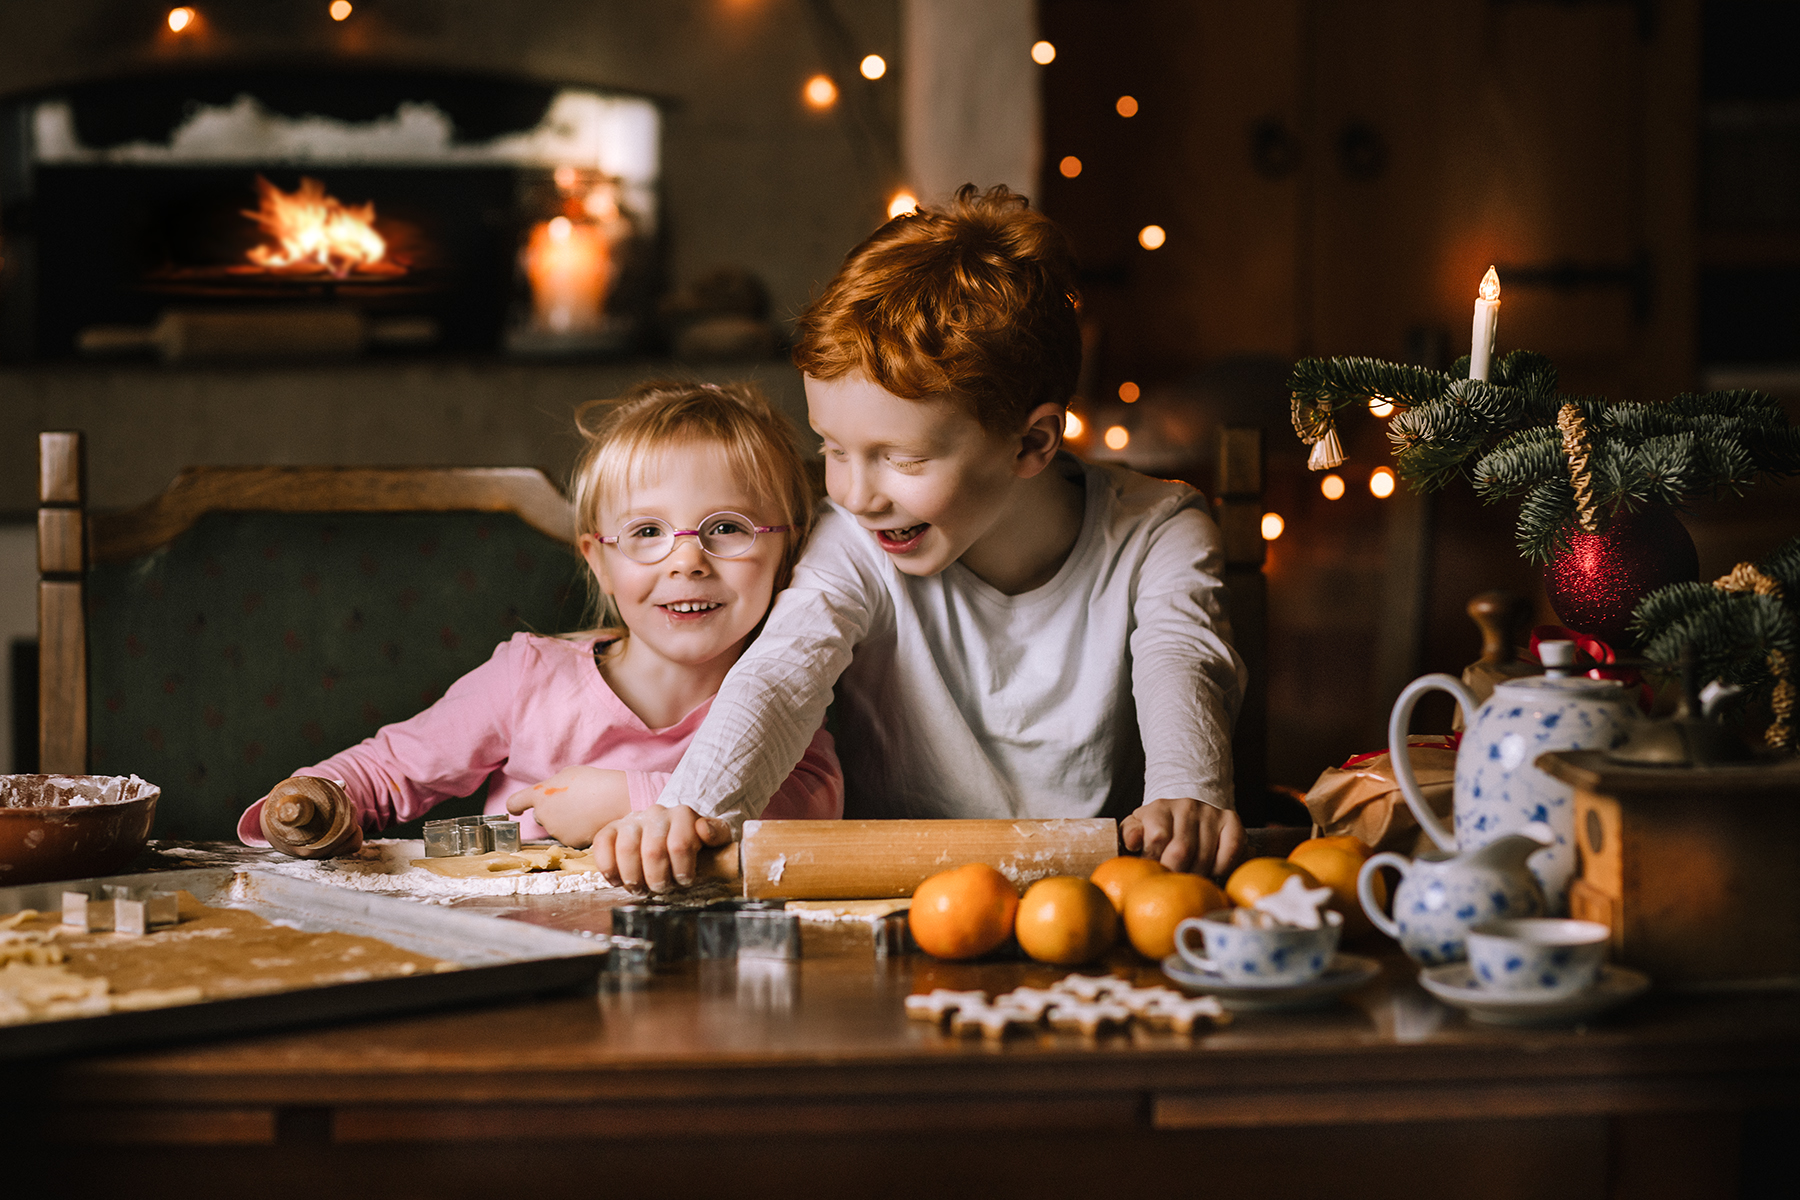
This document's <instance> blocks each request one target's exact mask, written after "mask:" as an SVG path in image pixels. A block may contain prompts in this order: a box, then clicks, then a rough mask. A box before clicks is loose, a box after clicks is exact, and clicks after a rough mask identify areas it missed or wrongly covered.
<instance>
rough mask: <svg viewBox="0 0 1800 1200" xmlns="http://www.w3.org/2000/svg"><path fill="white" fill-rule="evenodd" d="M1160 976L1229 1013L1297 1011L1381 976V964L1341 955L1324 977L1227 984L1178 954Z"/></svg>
mask: <svg viewBox="0 0 1800 1200" xmlns="http://www.w3.org/2000/svg"><path fill="white" fill-rule="evenodd" d="M1162 969H1163V974H1164V975H1167V976H1168V977H1169V978H1170V979H1172V980H1174V981H1175V982H1176V983H1177V984H1179V985H1180V986H1181V987H1182V988H1183V989H1185V990H1186V991H1190V992H1204V993H1206V994H1209V995H1212V996H1217V997H1218V999H1219V1003H1220V1004H1223V1005H1224V1006H1225V1007H1226V1008H1228V1009H1230V1010H1231V1011H1232V1012H1298V1011H1300V1010H1302V1009H1307V1008H1323V1007H1324V1006H1325V1005H1327V1004H1330V1003H1331V1002H1332V1001H1333V1000H1336V999H1337V998H1338V997H1339V996H1341V995H1343V994H1344V993H1345V992H1347V991H1350V990H1351V989H1352V988H1358V987H1361V986H1362V985H1363V984H1365V983H1367V982H1369V980H1371V979H1373V978H1375V977H1376V976H1377V975H1379V974H1381V964H1380V963H1378V962H1376V961H1375V960H1374V959H1372V958H1364V957H1362V956H1361V955H1359V954H1340V955H1338V956H1337V957H1336V958H1334V959H1332V960H1331V965H1330V966H1328V967H1326V968H1325V972H1324V974H1322V975H1320V976H1318V978H1316V979H1308V980H1307V981H1306V982H1304V983H1227V982H1225V980H1224V979H1222V978H1220V977H1219V975H1218V974H1217V973H1215V972H1212V971H1201V970H1197V969H1196V968H1195V967H1194V965H1193V964H1192V963H1190V962H1188V961H1187V960H1186V959H1184V958H1182V957H1181V955H1179V954H1171V955H1169V957H1167V958H1165V959H1163V963H1162Z"/></svg>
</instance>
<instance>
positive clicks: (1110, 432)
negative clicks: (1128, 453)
mask: <svg viewBox="0 0 1800 1200" xmlns="http://www.w3.org/2000/svg"><path fill="white" fill-rule="evenodd" d="M1101 440H1102V441H1104V442H1105V443H1106V448H1107V449H1108V450H1123V449H1124V448H1125V447H1127V446H1129V445H1131V430H1129V429H1127V428H1125V427H1124V426H1123V425H1109V426H1108V427H1107V429H1106V436H1105V437H1104V438H1103V439H1101Z"/></svg>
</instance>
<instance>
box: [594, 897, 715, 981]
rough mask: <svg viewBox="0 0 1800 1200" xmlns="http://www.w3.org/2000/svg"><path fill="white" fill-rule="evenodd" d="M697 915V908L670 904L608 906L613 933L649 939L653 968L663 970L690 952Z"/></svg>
mask: <svg viewBox="0 0 1800 1200" xmlns="http://www.w3.org/2000/svg"><path fill="white" fill-rule="evenodd" d="M699 915H700V910H699V909H697V908H677V907H676V906H675V905H673V904H658V903H655V902H651V903H648V904H619V905H615V906H614V907H613V910H612V921H613V935H614V937H626V938H643V939H645V940H647V941H649V942H651V943H653V944H654V946H655V950H654V951H653V952H652V953H651V956H650V957H651V961H652V962H653V964H654V965H655V967H656V969H657V970H659V971H661V970H666V969H668V968H669V967H672V966H674V965H675V964H677V963H679V962H681V961H683V960H684V959H689V958H692V957H693V956H694V940H695V929H696V926H697V924H698V922H697V920H696V918H698V916H699Z"/></svg>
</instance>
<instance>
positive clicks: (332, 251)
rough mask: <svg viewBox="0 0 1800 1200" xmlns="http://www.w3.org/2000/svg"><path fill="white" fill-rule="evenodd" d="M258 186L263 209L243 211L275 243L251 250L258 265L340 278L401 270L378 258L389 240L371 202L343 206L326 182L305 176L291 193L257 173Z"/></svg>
mask: <svg viewBox="0 0 1800 1200" xmlns="http://www.w3.org/2000/svg"><path fill="white" fill-rule="evenodd" d="M256 190H257V194H258V195H259V196H260V197H261V198H262V207H261V208H258V209H256V210H255V211H251V210H250V209H245V210H244V215H245V216H246V217H249V218H250V219H251V220H252V221H255V222H256V223H257V224H258V225H261V226H262V227H263V230H264V231H265V232H267V233H268V234H269V235H270V236H272V237H273V238H274V239H275V241H276V243H277V244H276V245H273V246H255V247H252V248H251V250H250V251H249V254H248V255H247V257H248V258H249V259H250V261H251V262H253V263H255V264H256V265H257V266H259V267H262V268H264V269H265V270H271V271H274V270H288V271H296V272H303V273H310V272H315V271H321V270H323V271H329V272H330V273H331V274H332V275H334V276H336V277H337V278H339V279H342V278H344V277H346V276H347V275H349V274H350V273H351V272H352V271H368V270H370V268H375V271H376V273H379V274H384V275H385V274H397V273H399V269H398V268H396V267H395V266H394V265H393V264H389V263H384V262H383V261H382V260H383V259H384V258H385V257H386V256H387V242H386V241H385V240H384V239H383V238H382V236H381V235H380V234H379V233H376V232H375V204H374V202H373V201H371V202H369V203H368V204H345V203H343V202H342V201H340V200H339V199H338V198H337V197H336V196H328V195H326V194H325V185H324V184H323V183H320V182H319V181H318V180H317V179H308V178H304V177H303V178H302V179H301V180H300V186H299V188H298V189H296V190H295V191H294V192H292V193H291V194H290V193H288V192H284V191H282V190H281V189H280V188H278V187H276V186H275V185H274V184H272V183H270V182H269V181H268V180H266V179H264V178H263V177H262V176H261V175H258V176H257V177H256ZM377 264H381V265H380V267H377Z"/></svg>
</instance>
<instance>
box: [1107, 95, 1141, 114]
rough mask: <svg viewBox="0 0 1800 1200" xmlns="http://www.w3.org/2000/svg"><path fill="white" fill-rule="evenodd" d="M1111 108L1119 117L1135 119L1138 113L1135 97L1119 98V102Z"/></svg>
mask: <svg viewBox="0 0 1800 1200" xmlns="http://www.w3.org/2000/svg"><path fill="white" fill-rule="evenodd" d="M1113 108H1114V110H1116V111H1117V112H1118V114H1119V115H1120V116H1121V117H1135V116H1137V111H1138V102H1137V97H1136V96H1120V97H1119V102H1118V103H1117V104H1115V105H1113Z"/></svg>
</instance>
